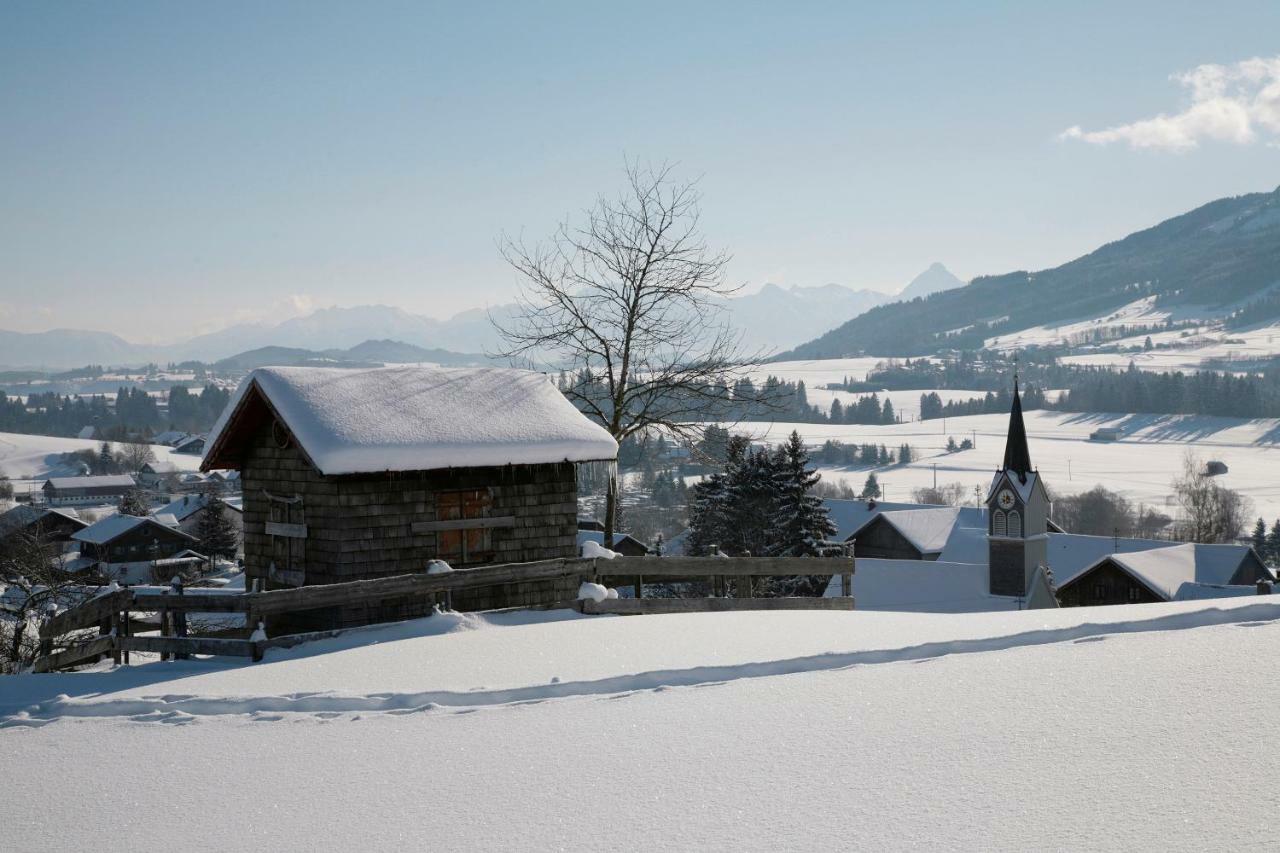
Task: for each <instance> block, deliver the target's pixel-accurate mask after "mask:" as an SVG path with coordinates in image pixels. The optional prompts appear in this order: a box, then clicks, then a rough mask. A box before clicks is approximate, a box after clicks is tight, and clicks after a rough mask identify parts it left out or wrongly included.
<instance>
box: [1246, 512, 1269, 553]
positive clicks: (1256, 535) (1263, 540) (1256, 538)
mask: <svg viewBox="0 0 1280 853" xmlns="http://www.w3.org/2000/svg"><path fill="white" fill-rule="evenodd" d="M1249 538H1250V539H1252V540H1253V550H1255V551H1257V552H1258V556H1260V557H1263V559H1266V557H1265V555H1266V553H1267V523H1266V522H1265V521H1263V520H1262V519H1261V518H1259V519H1258V523H1257V524H1255V525H1254V526H1253V535H1252V536H1251V537H1249Z"/></svg>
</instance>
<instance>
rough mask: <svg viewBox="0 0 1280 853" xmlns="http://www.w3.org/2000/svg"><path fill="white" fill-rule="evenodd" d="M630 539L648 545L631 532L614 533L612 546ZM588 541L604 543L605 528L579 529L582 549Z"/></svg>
mask: <svg viewBox="0 0 1280 853" xmlns="http://www.w3.org/2000/svg"><path fill="white" fill-rule="evenodd" d="M628 539H630V540H631V541H632V542H635V543H636V544H637V545H639V546H641V547H642V548H646V547H647V546H646V545H645V544H644V543H643V542H641V541H640V540H639V539H637V538H635V537H634V536H632V535H631V534H630V533H615V534H613V545H612V547H613V548H614V549H617V547H618V546H619V545H621V544H622V543H623V542H625V541H626V540H628ZM587 542H595V543H596V544H597V545H600V544H602V543H603V542H604V531H603V530H579V531H578V548H579V549H581V548H582V546H583V545H584V544H586V543H587ZM664 550H665V549H664Z"/></svg>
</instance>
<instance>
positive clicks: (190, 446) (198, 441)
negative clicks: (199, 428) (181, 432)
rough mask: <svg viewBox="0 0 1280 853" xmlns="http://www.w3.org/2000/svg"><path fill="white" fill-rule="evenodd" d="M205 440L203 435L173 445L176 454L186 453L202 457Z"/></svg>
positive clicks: (193, 436) (189, 437)
mask: <svg viewBox="0 0 1280 853" xmlns="http://www.w3.org/2000/svg"><path fill="white" fill-rule="evenodd" d="M204 445H205V438H204V436H202V435H189V436H187V437H186V438H184V439H182V440H181V441H179V442H177V443H176V444H174V445H173V452H174V453H185V454H188V455H190V456H200V455H202V454H203V453H204Z"/></svg>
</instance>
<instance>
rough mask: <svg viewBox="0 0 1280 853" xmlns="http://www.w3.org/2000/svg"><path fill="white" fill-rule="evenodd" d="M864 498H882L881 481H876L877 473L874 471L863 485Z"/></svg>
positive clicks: (862, 495)
mask: <svg viewBox="0 0 1280 853" xmlns="http://www.w3.org/2000/svg"><path fill="white" fill-rule="evenodd" d="M859 497H862V498H878V497H880V481H879V480H877V479H876V473H875V472H874V471H872V472H871V473H870V474H868V475H867V481H866V482H865V483H863V484H862V494H861V495H859Z"/></svg>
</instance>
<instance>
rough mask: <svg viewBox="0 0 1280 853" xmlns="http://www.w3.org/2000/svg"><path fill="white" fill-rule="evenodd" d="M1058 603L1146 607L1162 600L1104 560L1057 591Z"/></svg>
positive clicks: (1066, 604) (1114, 565) (1074, 605)
mask: <svg viewBox="0 0 1280 853" xmlns="http://www.w3.org/2000/svg"><path fill="white" fill-rule="evenodd" d="M1058 601H1059V603H1060V604H1061V605H1062V606H1063V607H1094V606H1098V605H1106V604H1149V603H1152V602H1156V601H1164V599H1163V598H1161V597H1160V596H1158V595H1156V594H1155V593H1153V592H1152V591H1151V590H1150V589H1148V588H1147V586H1146V585H1145V584H1143V583H1140V582H1139V581H1137V580H1136V579H1135V578H1134V577H1133V576H1132V575H1130V574H1129V573H1128V572H1126V571H1125V570H1124V569H1121V568H1120V567H1119V566H1117V565H1116V564H1115V563H1114V562H1112V561H1111V560H1105V561H1103V562H1102V563H1099V564H1098V565H1097V566H1095V567H1094V568H1093V569H1090V570H1089V571H1087V572H1085V573H1084V574H1082V575H1080V576H1079V577H1077V578H1075V579H1074V580H1072V581H1071V582H1070V583H1068V584H1065V585H1064V586H1063V587H1062V588H1061V589H1059V590H1058Z"/></svg>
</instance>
